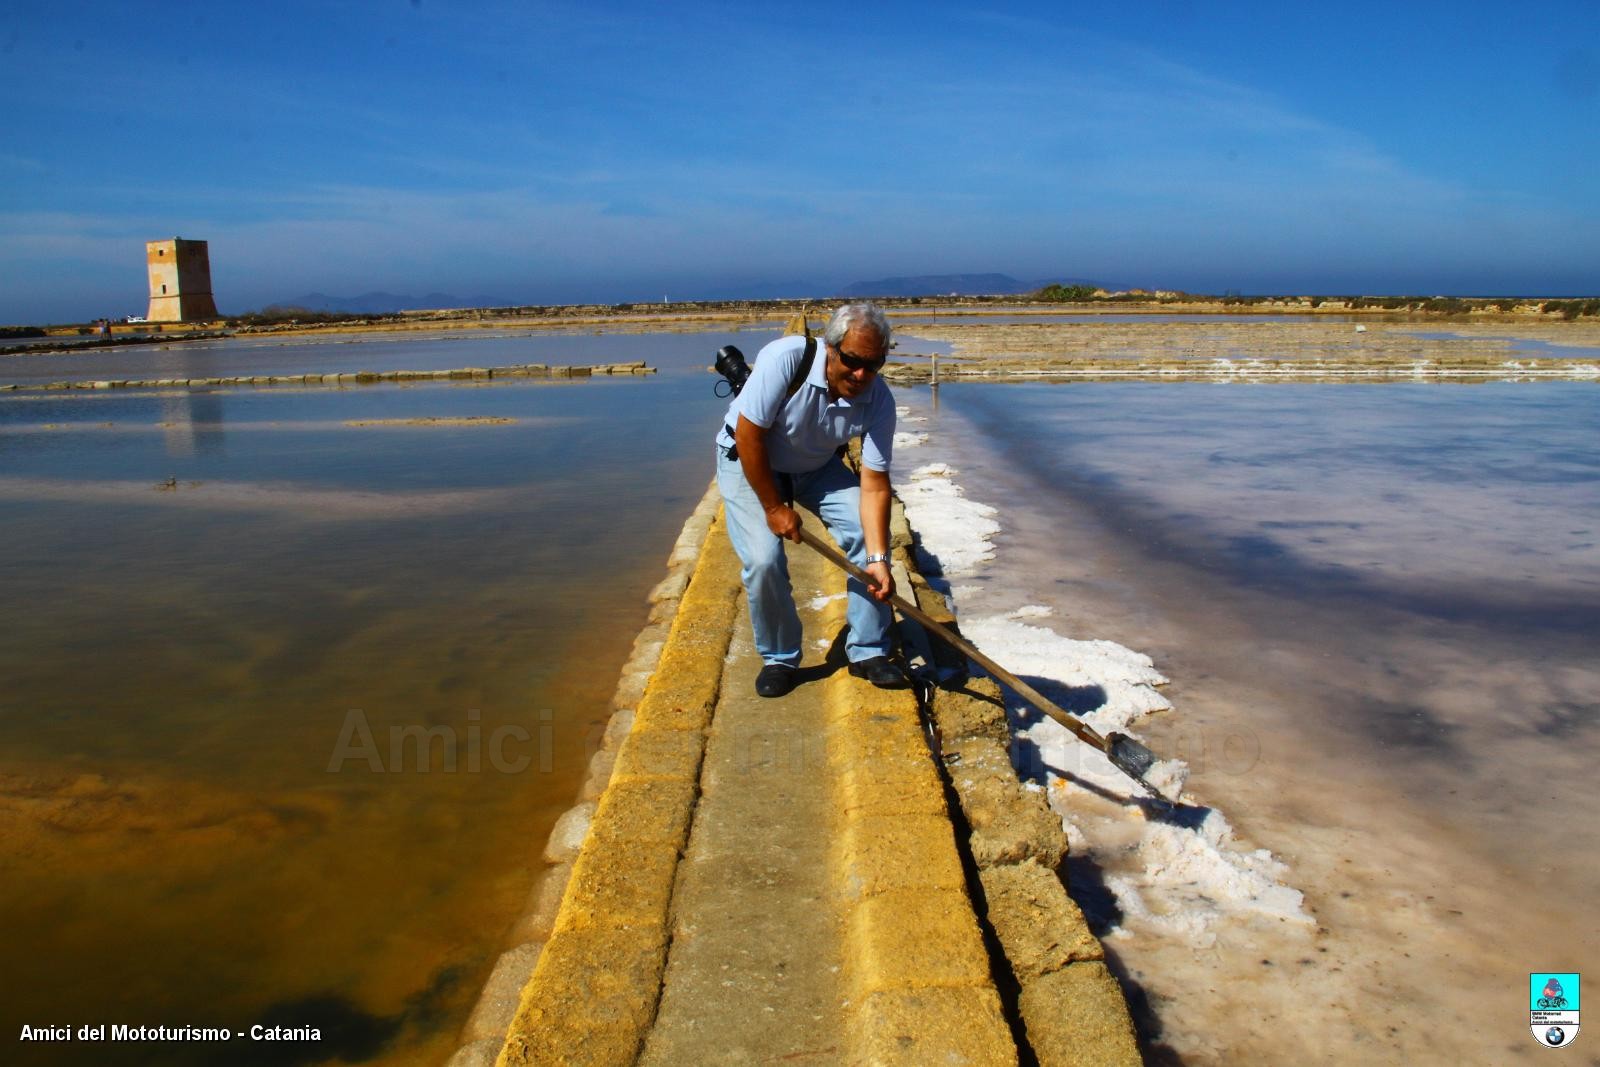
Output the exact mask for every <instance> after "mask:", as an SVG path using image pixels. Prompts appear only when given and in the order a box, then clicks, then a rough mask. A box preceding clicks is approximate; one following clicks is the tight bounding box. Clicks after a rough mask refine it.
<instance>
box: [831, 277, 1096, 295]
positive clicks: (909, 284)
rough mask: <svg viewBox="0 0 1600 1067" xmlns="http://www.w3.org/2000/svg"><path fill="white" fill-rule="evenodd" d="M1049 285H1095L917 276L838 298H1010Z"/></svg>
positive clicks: (847, 291) (860, 285)
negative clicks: (955, 296) (953, 296)
mask: <svg viewBox="0 0 1600 1067" xmlns="http://www.w3.org/2000/svg"><path fill="white" fill-rule="evenodd" d="M1052 282H1059V283H1060V284H1062V285H1094V284H1096V283H1094V282H1091V281H1087V280H1085V279H1082V278H1050V279H1048V280H1046V281H1041V282H1022V281H1018V280H1017V279H1015V278H1013V277H1012V276H1011V275H1009V274H918V275H915V276H914V277H910V278H880V279H878V280H877V281H875V282H853V283H851V284H850V285H848V286H846V287H845V288H844V289H843V290H842V291H841V293H840V295H841V296H948V295H950V294H952V293H953V294H957V295H960V296H1009V295H1014V294H1017V293H1031V292H1033V291H1034V290H1035V289H1042V288H1044V287H1045V286H1047V285H1050V284H1051V283H1052Z"/></svg>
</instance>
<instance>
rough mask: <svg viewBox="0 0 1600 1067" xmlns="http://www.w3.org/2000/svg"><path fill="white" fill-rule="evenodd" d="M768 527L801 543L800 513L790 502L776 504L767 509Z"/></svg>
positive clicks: (779, 534) (780, 535) (781, 535)
mask: <svg viewBox="0 0 1600 1067" xmlns="http://www.w3.org/2000/svg"><path fill="white" fill-rule="evenodd" d="M767 529H769V530H771V531H772V532H773V533H775V534H777V535H778V536H779V537H787V538H788V539H789V540H791V541H793V542H794V543H795V544H799V543H800V513H799V512H798V511H796V510H795V509H794V508H791V507H790V506H789V505H788V504H774V505H772V506H771V507H770V508H768V509H767Z"/></svg>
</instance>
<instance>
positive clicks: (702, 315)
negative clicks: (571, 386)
mask: <svg viewBox="0 0 1600 1067" xmlns="http://www.w3.org/2000/svg"><path fill="white" fill-rule="evenodd" d="M855 299H865V298H860V297H829V298H820V299H803V300H802V299H793V300H703V301H683V302H677V303H659V304H657V303H645V304H641V303H621V304H549V305H519V306H509V307H496V308H440V309H419V310H410V311H399V312H388V313H381V314H360V313H348V314H345V313H329V312H317V311H309V310H308V311H306V312H305V314H304V315H303V316H298V317H292V316H293V315H294V313H293V312H287V311H286V312H285V314H284V315H283V316H282V317H274V319H273V320H271V321H259V320H260V319H261V316H259V315H245V316H237V317H231V318H223V319H218V320H212V321H208V322H195V323H121V322H114V323H111V324H110V325H109V327H108V328H109V331H110V336H105V335H98V336H97V335H96V331H97V326H96V325H95V324H92V323H89V324H79V323H71V324H55V325H49V326H28V325H14V326H9V327H5V329H6V330H9V331H13V332H14V333H15V334H18V335H20V334H22V332H23V331H27V332H28V333H30V334H31V333H32V331H34V330H40V331H42V332H43V333H44V334H45V335H46V336H48V337H53V338H60V339H61V345H62V346H63V347H64V348H67V349H71V348H79V347H90V346H94V345H104V344H128V343H141V342H144V343H168V342H172V341H177V340H185V339H191V338H197V337H199V336H202V335H204V336H217V335H219V333H222V334H227V335H237V334H259V333H270V334H281V333H362V332H373V331H397V330H403V331H412V330H430V329H432V330H440V329H497V328H498V329H504V328H514V329H569V328H576V327H585V326H619V325H621V326H626V325H634V326H637V327H644V326H649V327H652V328H661V327H667V328H668V329H672V330H682V329H687V328H690V327H694V326H701V325H703V324H705V323H717V322H727V321H761V320H765V319H768V318H781V319H787V318H789V317H791V316H793V315H797V314H808V315H810V316H813V317H816V316H823V317H825V316H826V315H828V314H830V313H831V311H832V309H833V308H835V307H837V306H838V305H840V304H842V303H845V302H847V301H849V300H855ZM877 302H878V303H879V304H880V305H881V306H882V307H883V308H884V309H885V310H886V311H888V312H889V314H890V315H891V316H896V317H903V316H928V315H963V316H967V315H1040V316H1051V315H1097V316H1100V315H1103V316H1106V317H1118V316H1142V315H1275V316H1276V315H1304V316H1307V317H1323V316H1328V315H1336V316H1361V317H1363V318H1367V317H1370V318H1379V319H1382V318H1385V317H1393V316H1396V315H1400V316H1406V317H1414V318H1418V319H1423V320H1430V321H1450V320H1456V321H1472V322H1485V321H1490V322H1495V321H1503V322H1524V323H1525V322H1561V321H1564V320H1571V319H1576V318H1579V317H1581V318H1583V319H1586V320H1588V321H1591V322H1592V321H1595V320H1596V318H1597V316H1600V300H1595V299H1583V298H1579V299H1566V298H1489V297H1464V298H1458V297H1418V296H1411V297H1381V296H1362V297H1322V296H1292V297H1289V296H1286V297H1199V296H1163V297H1154V296H1152V297H1149V298H1142V297H1137V296H1123V295H1117V296H1109V297H1099V298H1094V299H1089V300H1084V301H1078V302H1069V303H1048V302H1042V301H1038V300H1031V299H1026V298H1019V297H1017V296H924V297H885V298H880V299H879V300H878V301H877ZM1546 309H1550V310H1546ZM250 320H257V321H250ZM32 335H33V336H35V337H37V336H38V335H37V334H32ZM79 338H81V340H79ZM4 339H5V338H4V337H3V336H0V340H4ZM22 350H31V351H35V352H37V351H41V350H46V351H54V350H58V349H57V348H56V346H55V345H53V344H49V343H46V344H43V345H41V344H39V343H37V342H35V343H34V344H30V345H21V346H6V347H3V348H0V354H13V353H15V352H17V351H22Z"/></svg>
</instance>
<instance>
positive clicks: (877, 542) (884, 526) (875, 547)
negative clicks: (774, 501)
mask: <svg viewBox="0 0 1600 1067" xmlns="http://www.w3.org/2000/svg"><path fill="white" fill-rule="evenodd" d="M743 447H744V446H743V445H741V446H740V448H741V449H742V448H743ZM743 454H744V453H743V452H740V455H743ZM889 498H890V489H889V474H888V472H887V471H875V470H873V469H872V468H871V467H868V466H863V467H862V468H861V532H862V534H863V535H864V536H865V537H866V539H867V555H869V556H881V555H885V554H887V553H888V551H889ZM771 521H772V518H771V514H770V513H768V518H767V522H768V523H769V524H770V523H771ZM867 573H868V574H870V575H872V579H873V581H874V583H875V584H874V585H873V587H872V590H871V591H872V595H873V596H874V597H876V598H877V599H879V600H883V601H887V600H888V599H889V598H890V597H891V596H893V595H894V575H893V574H892V573H890V571H889V565H888V564H887V563H874V564H872V565H870V566H869V567H867Z"/></svg>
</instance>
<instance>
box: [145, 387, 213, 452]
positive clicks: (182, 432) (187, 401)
mask: <svg viewBox="0 0 1600 1067" xmlns="http://www.w3.org/2000/svg"><path fill="white" fill-rule="evenodd" d="M222 411H223V405H222V398H221V397H219V396H218V395H217V394H216V393H210V392H205V391H203V390H199V389H191V390H186V391H184V392H182V393H178V394H176V395H167V396H165V397H163V398H162V400H161V428H162V431H163V435H162V436H163V438H164V440H165V442H166V447H167V455H169V456H192V455H194V454H195V453H197V452H205V453H216V454H221V453H222V452H223V451H224V450H225V445H226V440H225V438H224V436H223V432H222Z"/></svg>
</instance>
